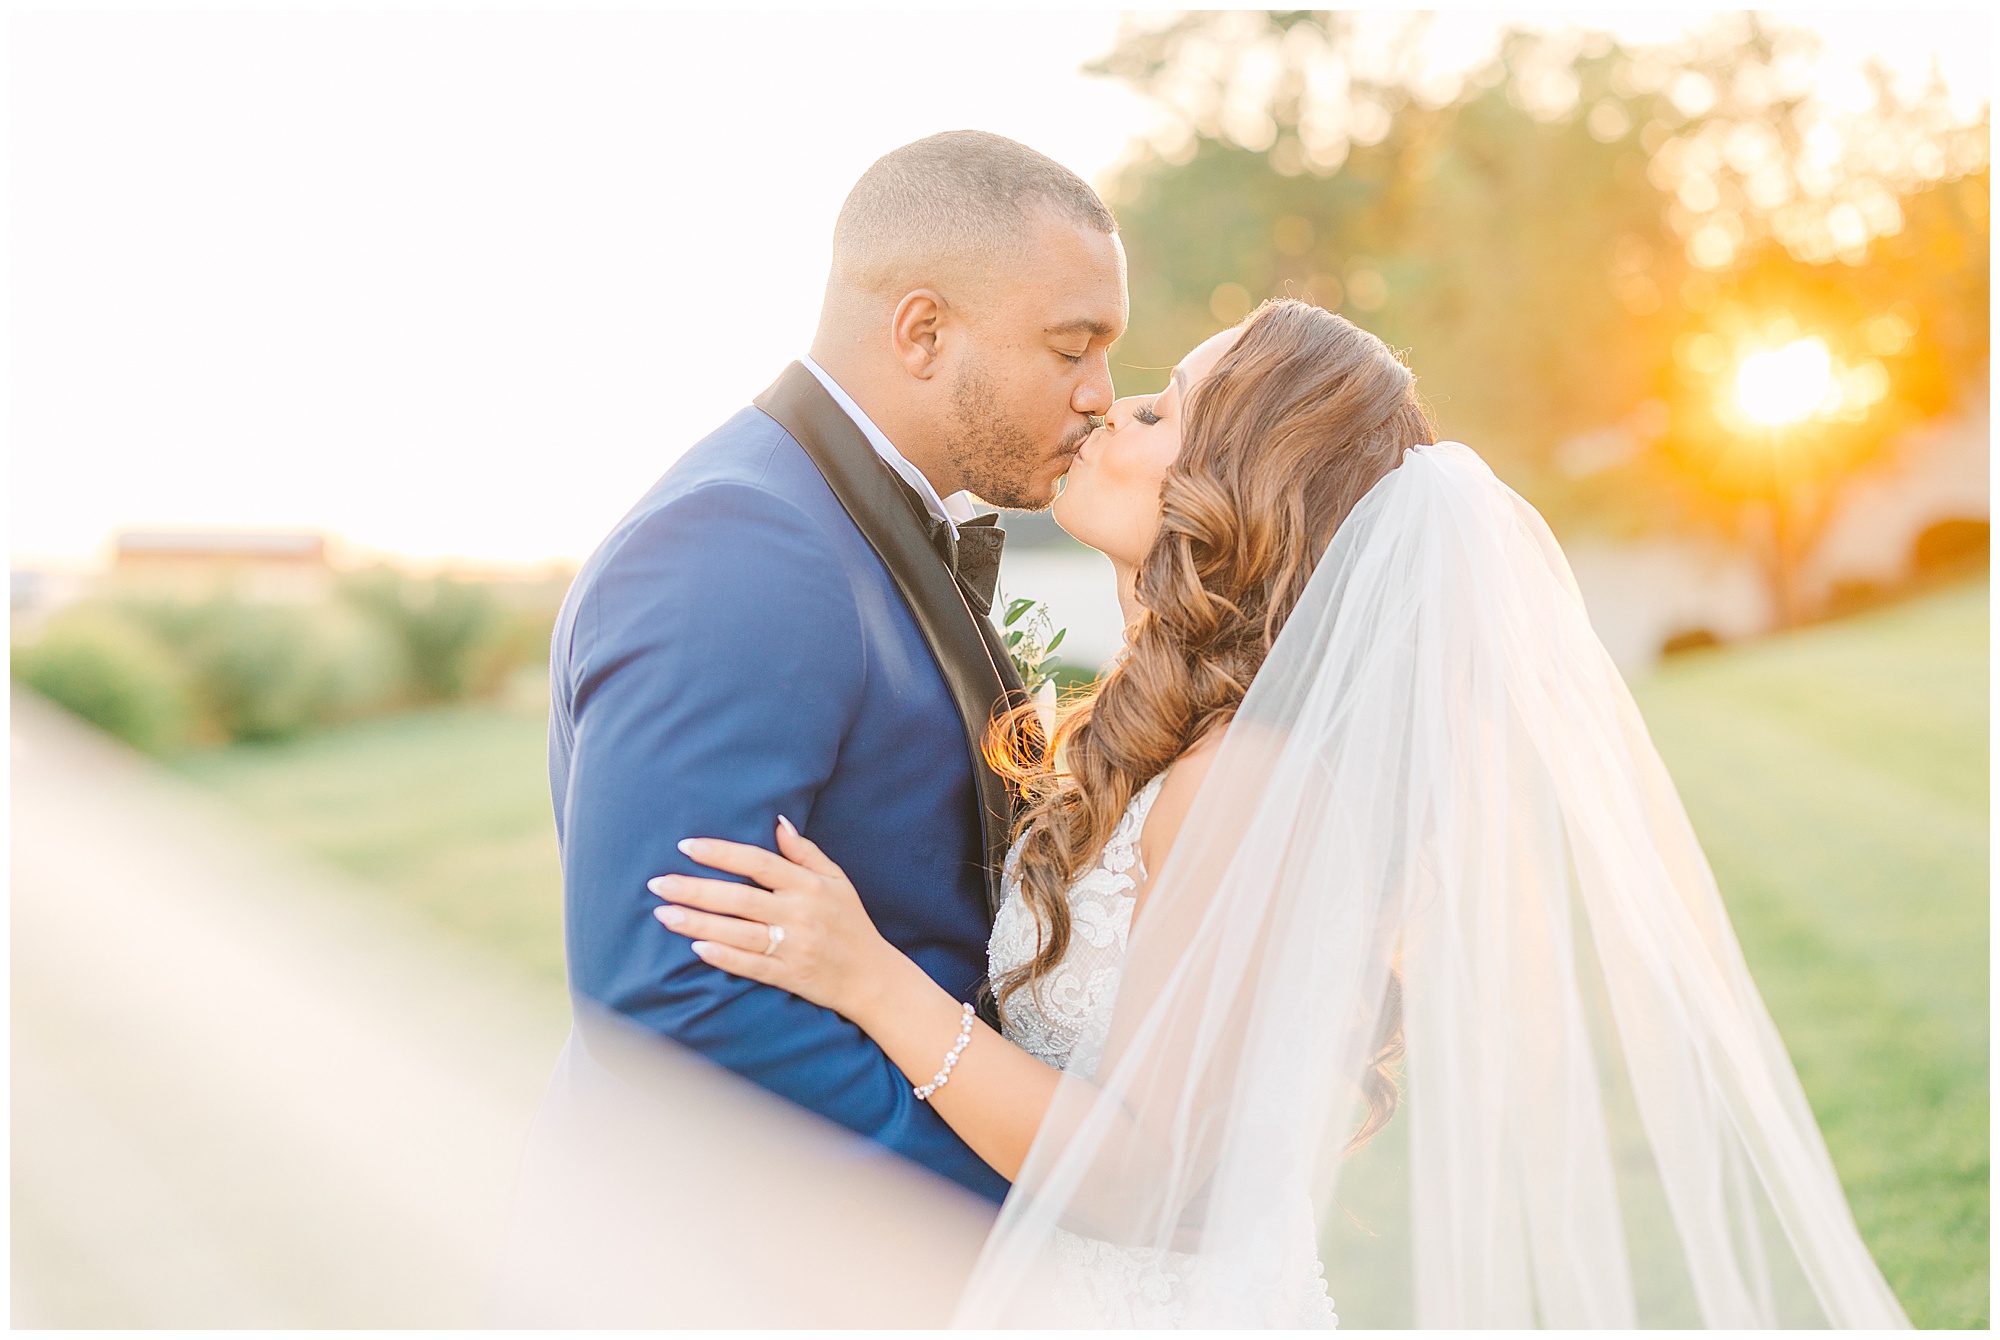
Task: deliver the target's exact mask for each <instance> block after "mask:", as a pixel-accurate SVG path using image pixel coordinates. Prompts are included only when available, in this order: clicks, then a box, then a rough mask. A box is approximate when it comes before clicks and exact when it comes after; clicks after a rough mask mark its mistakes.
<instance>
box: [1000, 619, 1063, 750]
mask: <svg viewBox="0 0 2000 1340" xmlns="http://www.w3.org/2000/svg"><path fill="white" fill-rule="evenodd" d="M1001 599H1003V600H1006V596H1005V595H1004V594H1003V595H1002V596H1001ZM1000 628H1001V630H1002V631H1001V639H1002V640H1003V641H1004V642H1005V643H1006V644H1007V655H1008V657H1009V658H1010V659H1011V660H1012V661H1013V662H1014V673H1015V674H1017V675H1019V676H1020V677H1021V686H1022V687H1023V688H1025V689H1026V690H1027V691H1028V696H1029V697H1030V698H1033V699H1034V700H1035V705H1036V706H1037V707H1040V708H1041V709H1042V717H1043V721H1042V726H1043V729H1045V730H1046V729H1048V728H1049V727H1050V725H1051V724H1052V719H1053V717H1054V715H1055V705H1056V701H1055V700H1056V680H1055V674H1056V648H1057V647H1060V646H1061V645H1062V640H1063V636H1064V635H1065V634H1067V633H1068V632H1069V629H1067V628H1057V627H1056V626H1055V620H1054V619H1052V618H1050V617H1049V607H1048V606H1047V605H1044V604H1042V603H1041V602H1040V601H1035V600H1007V602H1006V609H1005V611H1004V612H1003V613H1002V614H1001V616H1000Z"/></svg>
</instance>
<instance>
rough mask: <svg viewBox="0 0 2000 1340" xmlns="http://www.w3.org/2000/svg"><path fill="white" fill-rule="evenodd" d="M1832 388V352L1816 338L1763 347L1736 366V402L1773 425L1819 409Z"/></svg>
mask: <svg viewBox="0 0 2000 1340" xmlns="http://www.w3.org/2000/svg"><path fill="white" fill-rule="evenodd" d="M1833 390H1834V369H1833V356H1832V355H1831V354H1830V353H1828V352H1827V347H1826V343H1825V341H1823V340H1820V339H1817V338H1807V339H1803V340H1794V341H1792V342H1791V343H1790V344H1787V345H1783V346H1781V347H1780V348H1777V349H1765V350H1760V351H1759V352H1757V353H1753V354H1751V355H1749V356H1748V357H1746V358H1745V359H1744V360H1743V361H1742V363H1740V364H1739V365H1737V368H1736V403H1737V404H1738V405H1739V406H1741V407H1742V410H1743V413H1744V414H1745V415H1747V416H1748V417H1750V418H1751V419H1754V420H1755V421H1756V422H1758V423H1761V424H1765V425H1767V426H1769V427H1773V428H1775V427H1778V426H1779V425H1781V424H1787V423H1796V422H1798V421H1799V420H1800V419H1803V418H1805V417H1806V416H1807V415H1809V414H1812V413H1814V412H1816V411H1818V410H1820V409H1821V408H1823V407H1824V406H1825V404H1826V402H1827V399H1828V397H1829V395H1830V394H1831V393H1832V392H1833Z"/></svg>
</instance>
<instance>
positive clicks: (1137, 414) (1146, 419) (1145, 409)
mask: <svg viewBox="0 0 2000 1340" xmlns="http://www.w3.org/2000/svg"><path fill="white" fill-rule="evenodd" d="M1132 417H1133V418H1135V419H1137V420H1138V421H1139V422H1140V423H1143V424H1145V425H1146V426H1147V427H1148V428H1151V427H1152V426H1153V425H1154V424H1156V423H1158V422H1159V421H1160V416H1159V415H1157V414H1155V413H1153V407H1152V406H1151V405H1141V406H1139V408H1137V409H1135V410H1133V411H1132Z"/></svg>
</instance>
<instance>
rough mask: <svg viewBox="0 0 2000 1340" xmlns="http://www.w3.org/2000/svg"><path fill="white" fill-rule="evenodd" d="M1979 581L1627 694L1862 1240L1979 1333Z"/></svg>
mask: <svg viewBox="0 0 2000 1340" xmlns="http://www.w3.org/2000/svg"><path fill="white" fill-rule="evenodd" d="M1987 624H1988V616H1987V586H1986V583H1984V582H1980V583H1978V584H1976V585H1973V586H1968V587H1960V588H1957V589H1955V590H1951V591H1947V592H1944V593H1941V594H1938V595H1933V596H1930V597H1928V598H1926V599H1924V600H1921V601H1917V602H1913V603H1911V604H1907V605H1903V606H1900V607H1897V608H1894V609H1890V610H1886V611H1882V612H1879V613H1876V614H1873V615H1869V616H1866V617H1863V618H1857V619H1853V620H1849V621H1845V622H1842V623H1836V624H1827V625H1823V626H1821V627H1818V628H1814V629H1810V630H1807V631H1805V632H1802V633H1798V634H1794V635H1792V636H1790V637H1784V638H1774V639H1770V640H1768V641H1764V642H1761V643H1757V644H1754V645H1749V646H1743V647H1736V648H1730V649H1725V650H1720V651H1714V652H1703V653H1697V654H1695V655H1691V656H1688V657H1685V658H1681V659H1679V660H1677V661H1674V662H1671V663H1669V664H1668V665H1667V666H1666V667H1664V668H1663V669H1661V670H1660V671H1659V672H1658V673H1656V674H1655V675H1653V676H1652V677H1651V678H1650V679H1648V680H1647V681H1645V682H1643V683H1641V684H1639V685H1638V686H1636V689H1637V696H1638V698H1639V704H1640V707H1641V708H1642V709H1643V710H1644V712H1645V714H1646V720H1647V723H1648V725H1649V726H1650V727H1651V729H1652V732H1653V738H1654V741H1655V743H1657V744H1658V746H1659V749H1660V753H1661V755H1662V756H1663V757H1665V759H1666V761H1667V766H1668V768H1669V769H1671V771H1672V772H1673V775H1674V780H1675V782H1676V783H1677V784H1678V785H1679V787H1680V791H1681V797H1682V799H1683V800H1684V801H1685V802H1686V804H1687V807H1688V813H1689V815H1690V817H1691V818H1692V819H1693V820H1694V825H1695V828H1696V830H1697V831H1698V832H1699V833H1700V835H1701V840H1702V844H1703V846H1704V847H1705V848H1706V849H1707V851H1708V857H1709V861H1710V862H1711V863H1712V864H1713V866H1714V868H1715V874H1716V879H1717V881H1718V882H1719V883H1720V884H1721V886H1722V892H1723V895H1724V897H1725V898H1726V899H1727V901H1728V904H1729V910H1730V916H1731V918H1732V919H1733V921H1734V922H1735V925H1736V932H1737V935H1738V937H1739V938H1740V939H1741V940H1742V942H1743V952H1744V955H1745V957H1746V958H1747V959H1748V960H1749V963H1750V968H1751V971H1752V973H1753V974H1754V975H1755V977H1756V979H1757V984H1758V986H1759V988H1760V989H1761V990H1762V991H1763V994H1764V999H1765V1001H1766V1003H1767V1004H1768V1005H1769V1006H1770V1009H1771V1013H1772V1015H1773V1016H1774V1017H1775V1018H1776V1020H1777V1023H1778V1029H1779V1031H1780V1032H1781V1033H1782V1034H1783V1035H1784V1038H1785V1043H1786V1045H1787V1046H1788V1047H1789V1048H1790V1050H1791V1053H1792V1059H1793V1061H1794V1062H1795V1063H1796V1064H1797V1066H1798V1070H1799V1077H1800V1079H1801V1080H1802V1081H1803V1082H1804V1084H1805V1089H1806V1093H1807V1096H1808V1097H1809V1098H1810V1099H1811V1101H1812V1105H1813V1110H1814V1112H1815V1113H1816V1114H1817V1115H1818V1117H1819V1121H1820V1125H1821V1127H1822V1128H1823V1129H1824V1130H1825V1132H1826V1140H1827V1145H1828V1147H1829V1148H1830V1149H1831V1150H1832V1152H1833V1158H1834V1162H1835V1164H1836V1165H1837V1166H1838V1167H1839V1169H1840V1173H1841V1178H1842V1180H1843V1181H1844V1182H1845V1183H1846V1186H1847V1192H1848V1198H1849V1200H1850V1202H1851V1203H1852V1205H1853V1207H1854V1214H1855V1218H1856V1219H1857V1220H1858V1221H1859V1223H1860V1225H1861V1232H1862V1235H1863V1236H1864V1237H1865V1238H1866V1239H1867V1240H1868V1245H1869V1246H1870V1248H1871V1249H1873V1251H1874V1253H1875V1258H1876V1260H1877V1261H1879V1262H1880V1263H1881V1265H1882V1270H1883V1272H1884V1273H1885V1274H1886V1275H1887V1276H1888V1277H1889V1282H1890V1283H1891V1284H1892V1285H1893V1286H1894V1287H1895V1289H1896V1292H1897V1294H1898V1296H1900V1297H1901V1298H1902V1300H1903V1303H1904V1306H1905V1307H1906V1308H1907V1309H1908V1310H1909V1313H1910V1316H1911V1320H1913V1321H1914V1322H1916V1324H1917V1325H1919V1326H1929V1327H1945V1326H1952V1327H1961V1326H1964V1327H1979V1326H1985V1325H1986V1324H1987V1231H1988V1225H1987V1151H1988V1126H1987V1111H1988V1103H1987V1021H1988V1017H1989V1016H1988V1004H1987V999H1988V996H1987V966H1988V939H1987V930H1988V924H1989V918H1988V911H1987V906H1988V904H1987V898H1988V865H1987V857H1988V846H1987V834H1988V818H1987V777H1988V773H1987V692H1988V679H1987V673H1988V665H1987V659H1988V658H1987Z"/></svg>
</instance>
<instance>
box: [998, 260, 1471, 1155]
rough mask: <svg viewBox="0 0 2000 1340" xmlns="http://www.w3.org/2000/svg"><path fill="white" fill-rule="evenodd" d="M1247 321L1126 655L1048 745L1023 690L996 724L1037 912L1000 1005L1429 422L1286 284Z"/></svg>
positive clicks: (1352, 334) (1370, 353)
mask: <svg viewBox="0 0 2000 1340" xmlns="http://www.w3.org/2000/svg"><path fill="white" fill-rule="evenodd" d="M1242 329H1243V333H1242V335H1241V336H1240V337H1239V338H1238V339H1237V341H1236V343H1235V344H1234V345H1233V346H1232V347H1231V348H1230V350H1229V352H1228V353H1226V354H1224V355H1223V357H1222V358H1221V360H1220V361H1219V362H1218V363H1217V364H1216V366H1215V368H1214V370H1213V371H1212V372H1210V373H1209V375H1208V376H1206V377H1204V378H1202V379H1201V380H1200V381H1199V382H1197V383H1195V384H1194V385H1193V386H1192V387H1190V388H1189V390H1188V393H1187V401H1186V404H1185V405H1184V406H1183V408H1182V429H1181V450H1180V455H1179V457H1178V458H1177V459H1176V460H1175V461H1174V464H1173V466H1172V468H1171V469H1169V470H1168V471H1167V475H1166V479H1165V481H1164V482H1163V483H1162V485H1161V488H1160V530H1159V535H1158V537H1157V538H1156V539H1155V540H1154V541H1153V547H1152V548H1151V549H1150V550H1148V551H1147V554H1146V557H1145V560H1144V561H1143V562H1142V563H1141V564H1140V565H1139V569H1138V574H1137V582H1136V586H1135V594H1136V596H1137V601H1138V604H1139V605H1140V607H1141V609H1140V613H1139V615H1138V617H1137V618H1136V619H1135V620H1134V621H1133V622H1132V624H1131V625H1130V626H1128V627H1127V629H1126V630H1125V631H1126V651H1125V654H1124V655H1123V657H1122V658H1121V659H1120V660H1119V661H1118V663H1117V664H1116V665H1115V666H1114V667H1113V668H1112V669H1111V670H1110V672H1109V673H1107V674H1106V675H1105V676H1104V678H1103V679H1102V680H1100V681H1099V683H1098V684H1097V686H1096V688H1095V689H1094V690H1092V691H1090V692H1088V693H1086V694H1083V695H1080V696H1078V697H1076V698H1074V699H1072V700H1071V701H1069V702H1068V703H1066V704H1065V705H1064V707H1063V710H1062V711H1061V712H1060V713H1059V715H1058V719H1057V722H1056V726H1055V730H1054V732H1053V734H1052V735H1051V736H1050V737H1049V741H1048V747H1047V748H1046V749H1033V748H1022V747H1020V746H1019V745H1018V744H1015V743H1010V742H1017V741H1020V740H1023V739H1035V740H1037V741H1039V738H1040V731H1039V729H1038V728H1037V727H1036V726H1035V725H1034V723H1032V722H1031V721H1030V720H1029V719H1028V718H1029V714H1032V713H1033V711H1034V708H1033V707H1032V706H1030V705H1022V706H1018V707H1016V708H1014V709H1013V711H1012V712H1011V713H1009V714H1006V715H1003V716H1002V717H1001V718H1000V719H999V720H998V721H996V722H995V726H994V730H993V731H992V732H991V733H990V734H989V736H988V744H987V753H988V756H989V758H990V760H991V761H992V763H993V765H994V767H995V768H996V769H997V770H999V771H1000V773H1001V774H1002V775H1003V776H1005V777H1007V778H1008V779H1009V780H1010V781H1011V782H1012V783H1013V784H1014V785H1015V786H1016V787H1018V788H1019V790H1020V792H1021V794H1022V797H1023V799H1024V801H1025V805H1024V809H1023V813H1022V816H1021V818H1020V820H1019V822H1018V823H1017V825H1016V828H1015V835H1016V838H1017V840H1018V841H1019V858H1018V859H1019V870H1018V874H1019V879H1020V885H1021V896H1022V898H1023V899H1024V900H1025V901H1026V903H1027V905H1028V907H1029V909H1030V910H1031V911H1032V912H1033V914H1034V916H1035V920H1036V923H1037V926H1038V928H1039V935H1038V937H1037V940H1038V950H1037V952H1036V954H1035V956H1034V958H1033V959H1032V960H1030V961H1029V962H1028V963H1027V964H1026V965H1025V966H1024V967H1022V968H1020V969H1018V970H1016V971H1014V972H1011V973H1007V974H1004V975H1003V976H1001V977H1000V978H999V979H997V980H996V981H995V982H994V983H993V992H994V996H995V999H996V1002H997V1003H998V1005H999V1008H1000V1010H1001V1011H1002V1013H1003V1014H1004V1012H1005V1010H1006V1004H1007V1000H1008V998H1009V997H1010V996H1012V995H1013V994H1014V993H1015V992H1016V991H1019V990H1021V989H1022V988H1023V987H1026V986H1029V985H1031V984H1032V983H1034V982H1035V981H1037V980H1038V979H1040V978H1041V977H1043V976H1045V975H1046V974H1048V973H1049V972H1051V971H1053V970H1054V968H1055V967H1056V965H1057V964H1058V963H1060V962H1061V961H1062V958H1063V955H1064V953H1065V951H1067V949H1068V948H1069V941H1070V932H1071V927H1070V915H1069V901H1068V898H1067V891H1068V889H1069V886H1070V885H1071V884H1072V883H1073V882H1074V881H1075V880H1076V879H1077V878H1078V877H1079V876H1080V875H1082V874H1083V872H1084V871H1085V870H1087V869H1088V868H1089V867H1090V865H1091V863H1092V862H1093V861H1095V860H1096V859H1097V856H1098V854H1099V853H1100V852H1101V851H1102V850H1103V849H1104V846H1105V843H1106V842H1108V841H1109V840H1110V837H1111V833H1112V829H1113V828H1114V827H1116V825H1117V823H1118V820H1119V818H1120V816H1122V815H1123V814H1124V812H1125V808H1126V806H1127V805H1128V804H1129V803H1130V802H1131V799H1132V796H1133V794H1134V793H1135V792H1137V791H1138V790H1139V789H1140V788H1141V787H1143V786H1144V785H1145V784H1146V783H1147V782H1148V781H1150V780H1152V779H1153V778H1154V777H1157V776H1159V775H1160V774H1161V773H1162V772H1165V771H1166V770H1167V768H1168V767H1169V766H1170V765H1171V764H1172V763H1173V762H1174V760H1176V759H1178V758H1179V757H1180V756H1181V755H1182V754H1184V753H1186V752H1187V751H1188V750H1189V749H1191V748H1193V747H1194V745H1195V744H1196V743H1197V742H1198V741H1200V740H1202V739H1204V738H1205V737H1207V736H1208V735H1209V734H1210V733H1211V732H1213V731H1216V730H1220V729H1222V728H1223V727H1224V726H1226V725H1227V724H1228V722H1229V721H1230V719H1231V717H1232V716H1234V714H1235V712H1236V709H1237V707H1238V705H1239V704H1241V703H1242V701H1243V695H1244V692H1245V691H1246V690H1247V689H1248V688H1249V686H1250V680H1251V678H1252V677H1253V676H1255V675H1256V673H1257V670H1258V668H1259V667H1260V666H1261V665H1263V663H1264V657H1265V656H1266V655H1267V654H1268V653H1269V652H1270V650H1271V644H1272V643H1273V642H1274V641H1276V640H1277V636H1278V632H1279V630H1280V629H1281V628H1283V627H1284V624H1285V619H1286V617H1287V616H1288V615H1289V614H1290V613H1291V612H1292V607H1293V606H1294V605H1295V604H1296V603H1297V602H1298V599H1299V596H1300V594H1301V593H1302V592H1303V591H1304V590H1305V586H1306V583H1307V581H1308V580H1309V579H1310V578H1311V576H1312V571H1313V567H1314V565H1315V564H1316V563H1317V562H1318V560H1319V557H1320V555H1321V554H1322V553H1323V552H1325V549H1326V546H1327V543H1328V542H1329V541H1330V540H1331V539H1332V538H1333V533H1334V531H1335V530H1337V529H1338V528H1339V526H1340V523H1341V522H1342V521H1343V520H1345V519H1346V517H1347V514H1348V513H1349V512H1350V511H1352V510H1353V509H1354V505H1355V504H1356V503H1357V502H1359V501H1360V500H1361V498H1362V496H1363V495H1364V494H1366V493H1367V492H1368V490H1369V489H1371V488H1373V487H1374V486H1375V484H1376V482H1377V481H1378V480H1380V479H1381V478H1382V477H1383V476H1384V475H1386V474H1388V473H1389V471H1391V470H1393V469H1395V468H1396V466H1397V465H1398V464H1399V463H1400V462H1401V460H1402V455H1403V451H1404V449H1405V448H1408V447H1411V446H1415V445H1418V444H1420V443H1430V442H1433V441H1435V440H1436V434H1435V433H1434V431H1433V429H1432V427H1431V422H1430V418H1429V415H1428V414H1427V413H1426V412H1425V410H1424V407H1423V404H1422V403H1421V402H1420V401H1419V400H1418V398H1417V393H1416V380H1415V377H1414V376H1413V374H1412V373H1411V372H1410V370H1409V369H1408V368H1407V367H1405V366H1404V365H1403V363H1402V361H1401V360H1400V359H1398V358H1397V357H1396V355H1395V354H1394V353H1393V352H1392V351H1391V350H1390V349H1389V347H1388V346H1387V345H1385V344H1384V343H1382V341H1381V340H1379V339H1377V338H1376V337H1375V336H1373V335H1371V334H1369V333H1368V332H1367V331H1365V330H1362V329H1361V328H1360V327H1359V326H1356V325H1354V324H1353V323H1352V322H1349V321H1347V320H1345V319H1343V318H1341V317H1339V316H1336V315H1334V314H1333V313H1331V312H1327V311H1324V310H1322V309H1321V308H1318V307H1314V306H1311V305H1309V304H1307V303H1303V302H1296V301H1292V300H1289V299H1287V300H1273V301H1270V302H1266V303H1265V304H1264V305H1263V306H1262V307H1260V308H1258V309H1257V311H1255V312H1254V313H1252V314H1251V315H1250V317H1249V318H1248V319H1247V320H1246V321H1245V322H1244V323H1243V328H1242ZM1030 732H1031V734H1030ZM1058 763H1060V768H1059V767H1058ZM1388 1005H1389V1008H1388V1010H1387V1011H1386V1012H1385V1016H1384V1018H1385V1026H1384V1028H1383V1031H1382V1035H1381V1036H1380V1038H1379V1039H1378V1042H1377V1050H1376V1053H1375V1056H1374V1058H1373V1061H1372V1063H1371V1068H1370V1071H1369V1078H1368V1080H1367V1081H1366V1082H1365V1084H1364V1090H1365V1092H1364V1097H1365V1098H1366V1100H1367V1105H1368V1116H1367V1119H1366V1121H1365V1122H1364V1123H1363V1125H1362V1128H1361V1130H1360V1131H1359V1132H1358V1133H1357V1134H1356V1136H1355V1141H1356V1142H1357V1143H1358V1142H1360V1141H1362V1140H1365V1139H1367V1138H1368V1136H1370V1135H1372V1134H1373V1133H1374V1132H1375V1131H1376V1130H1378V1129H1380V1128H1381V1126H1383V1125H1384V1124H1386V1123H1387V1121H1388V1120H1389V1118H1390V1116H1392V1115H1393V1114H1394V1112H1395V1107H1396V1086H1395V1080H1394V1076H1393V1074H1392V1067H1393V1066H1394V1065H1395V1063H1396V1062H1397V1060H1398V1059H1399V1057H1400V1055H1401V1052H1402V1025H1401V1006H1400V988H1399V984H1397V983H1396V982H1395V981H1394V980H1393V978H1392V986H1391V998H1390V1001H1389V1002H1388Z"/></svg>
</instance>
